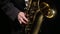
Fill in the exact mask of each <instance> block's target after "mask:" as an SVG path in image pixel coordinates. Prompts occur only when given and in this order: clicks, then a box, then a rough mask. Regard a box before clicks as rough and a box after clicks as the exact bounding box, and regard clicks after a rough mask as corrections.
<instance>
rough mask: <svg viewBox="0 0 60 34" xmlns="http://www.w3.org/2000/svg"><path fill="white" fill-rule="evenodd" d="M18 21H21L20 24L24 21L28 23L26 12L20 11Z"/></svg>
mask: <svg viewBox="0 0 60 34" xmlns="http://www.w3.org/2000/svg"><path fill="white" fill-rule="evenodd" d="M18 21H19V22H20V24H22V23H24V24H27V22H28V19H27V18H26V14H25V13H24V12H19V14H18Z"/></svg>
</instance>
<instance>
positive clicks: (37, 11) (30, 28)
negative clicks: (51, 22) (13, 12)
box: [24, 0, 56, 34]
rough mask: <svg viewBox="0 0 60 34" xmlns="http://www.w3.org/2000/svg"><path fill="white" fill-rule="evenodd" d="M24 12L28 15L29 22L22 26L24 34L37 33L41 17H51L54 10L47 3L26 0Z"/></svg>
mask: <svg viewBox="0 0 60 34" xmlns="http://www.w3.org/2000/svg"><path fill="white" fill-rule="evenodd" d="M25 3H26V7H25V8H24V10H25V13H27V15H28V19H29V22H28V24H27V25H26V26H25V28H24V34H38V32H39V30H40V27H41V24H42V21H43V17H44V16H45V17H47V18H53V17H54V16H55V14H56V12H55V11H54V10H53V9H52V8H51V7H50V6H49V4H48V3H46V2H42V3H40V0H26V1H25Z"/></svg>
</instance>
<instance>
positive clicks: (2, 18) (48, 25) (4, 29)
mask: <svg viewBox="0 0 60 34" xmlns="http://www.w3.org/2000/svg"><path fill="white" fill-rule="evenodd" d="M42 1H43V2H44V1H45V2H47V3H49V4H50V5H51V7H52V8H55V10H56V16H55V17H54V18H52V19H48V18H44V21H43V24H42V26H41V31H39V32H40V34H43V33H46V34H52V33H53V34H57V33H59V32H60V30H59V27H60V1H59V0H42ZM20 29H21V27H20V25H19V23H18V22H17V20H15V21H12V20H11V19H10V18H9V17H8V16H7V15H6V14H5V13H4V12H1V10H0V31H1V33H2V34H5V33H6V34H11V31H13V32H17V31H18V32H19V30H20Z"/></svg>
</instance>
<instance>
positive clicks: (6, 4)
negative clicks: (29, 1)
mask: <svg viewBox="0 0 60 34" xmlns="http://www.w3.org/2000/svg"><path fill="white" fill-rule="evenodd" d="M24 7H25V2H24V0H0V24H1V27H0V28H1V30H0V31H1V33H2V34H19V33H20V24H19V25H18V23H17V22H16V21H15V19H17V14H18V13H19V12H20V11H23V10H24ZM14 21H15V22H14ZM17 32H19V33H17Z"/></svg>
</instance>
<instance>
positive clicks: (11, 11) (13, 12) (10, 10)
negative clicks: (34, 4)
mask: <svg viewBox="0 0 60 34" xmlns="http://www.w3.org/2000/svg"><path fill="white" fill-rule="evenodd" d="M1 9H2V11H3V12H4V13H5V14H6V15H7V16H8V17H10V18H11V19H12V20H13V21H14V20H15V18H16V17H17V15H18V12H20V10H19V9H17V8H16V7H15V6H14V4H13V3H7V4H6V5H4V6H3V7H2V8H1Z"/></svg>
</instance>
